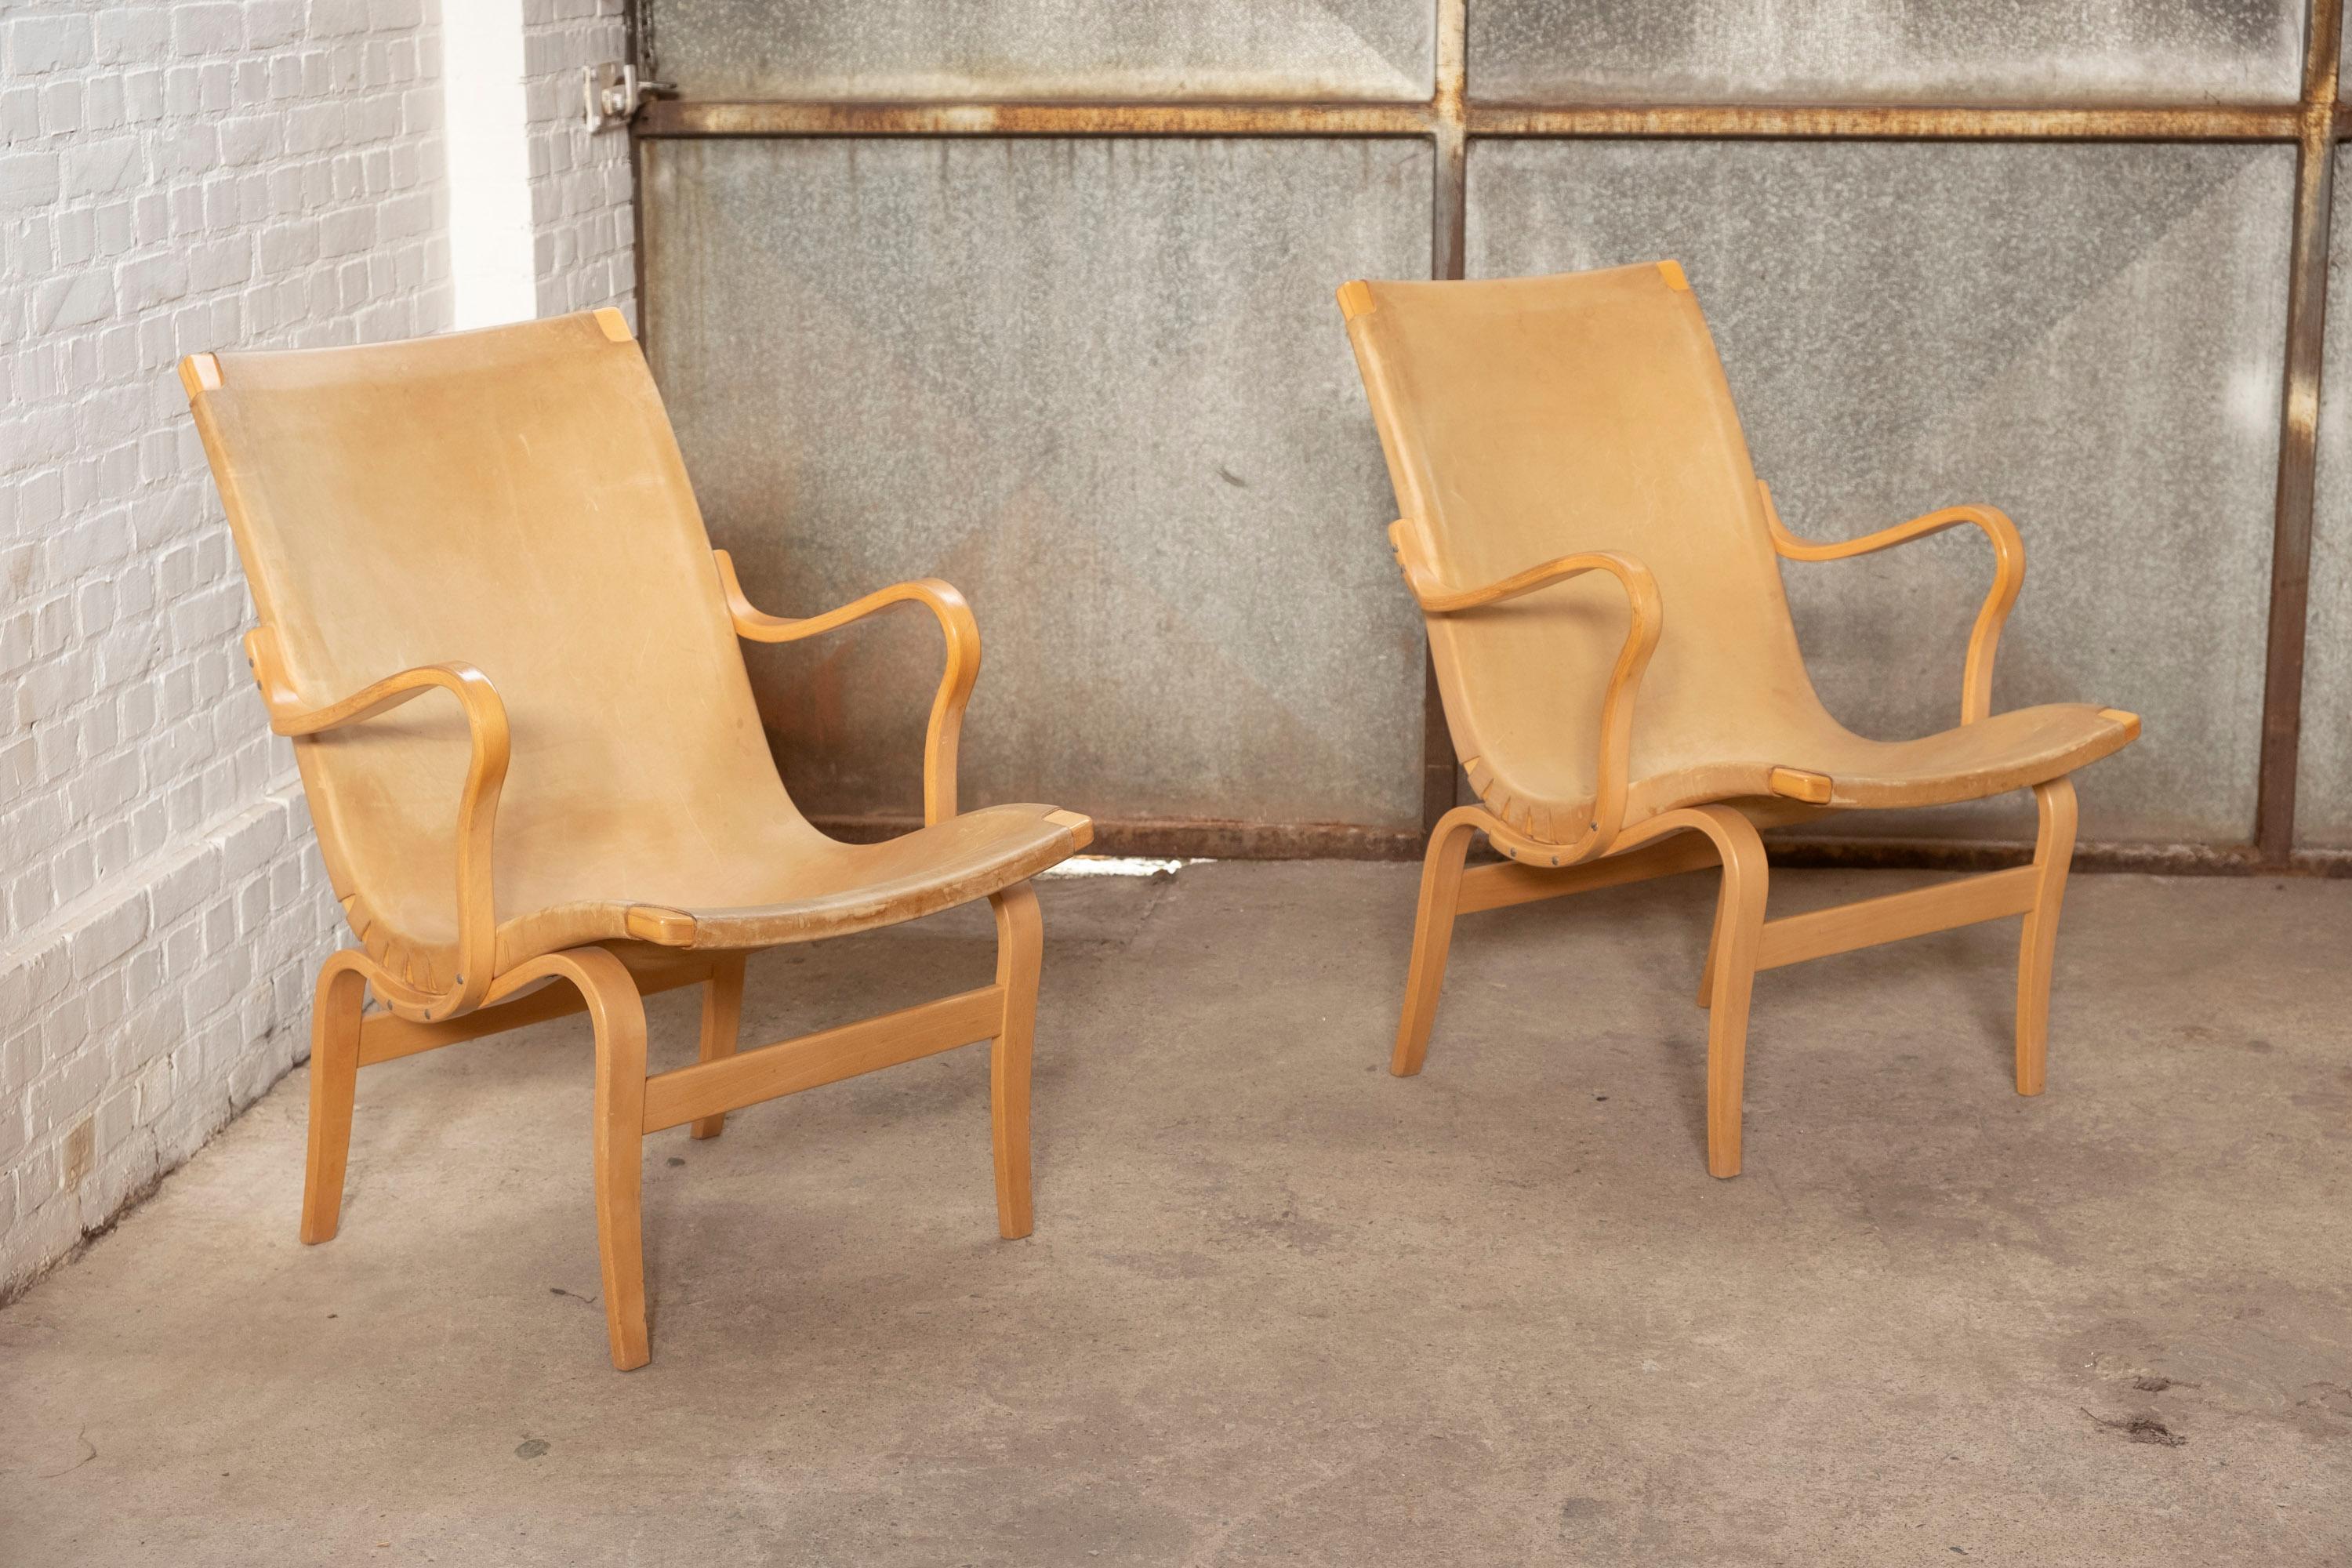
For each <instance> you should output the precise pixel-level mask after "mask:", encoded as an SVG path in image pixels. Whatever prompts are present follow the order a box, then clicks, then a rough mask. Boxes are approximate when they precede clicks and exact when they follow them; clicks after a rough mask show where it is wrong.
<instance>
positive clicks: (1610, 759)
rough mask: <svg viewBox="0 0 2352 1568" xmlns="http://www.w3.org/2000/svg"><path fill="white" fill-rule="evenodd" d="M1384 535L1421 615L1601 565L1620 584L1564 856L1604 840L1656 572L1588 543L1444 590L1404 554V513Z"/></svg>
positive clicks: (1616, 819) (1615, 805)
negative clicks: (1621, 618)
mask: <svg viewBox="0 0 2352 1568" xmlns="http://www.w3.org/2000/svg"><path fill="white" fill-rule="evenodd" d="M1389 540H1390V542H1391V543H1393V544H1394V545H1395V546H1396V555H1397V564H1398V565H1399V566H1401V567H1402V568H1403V569H1404V580H1405V584H1406V586H1408V587H1410V588H1411V589H1412V596H1413V597H1414V598H1415V599H1417V600H1419V601H1420V602H1421V608H1422V612H1423V614H1424V615H1432V616H1450V615H1458V614H1460V613H1461V612H1463V611H1465V610H1477V609H1484V608H1486V607H1487V606H1488V605H1500V604H1504V603H1506V602H1507V601H1509V600H1512V599H1516V598H1517V597H1519V596H1520V595H1523V594H1532V593H1534V592H1535V591H1536V590H1537V589H1538V588H1544V587H1549V586H1550V585H1551V584H1554V583H1565V582H1567V581H1568V580H1569V579H1570V578H1572V577H1580V576H1582V575H1584V574H1586V573H1587V572H1606V573H1608V574H1610V575H1611V576H1612V577H1614V578H1616V579H1617V583H1618V585H1619V586H1620V587H1622V588H1623V589H1624V590H1625V600H1626V604H1627V605H1628V606H1629V607H1630V608H1631V610H1632V612H1633V614H1632V618H1631V621H1630V623H1629V624H1628V625H1627V626H1626V628H1625V641H1624V644H1623V646H1622V647H1620V648H1619V649H1618V650H1617V667H1616V668H1614V669H1612V670H1611V671H1610V672H1609V687H1608V690H1607V693H1606V694H1605V695H1604V696H1603V697H1602V699H1601V752H1600V758H1599V761H1598V762H1597V763H1595V765H1594V772H1593V779H1594V788H1593V802H1592V822H1591V826H1589V827H1588V828H1587V830H1586V832H1585V835H1584V837H1581V838H1580V839H1578V840H1577V841H1576V843H1575V844H1574V845H1573V846H1571V847H1570V850H1569V854H1568V856H1567V858H1566V861H1565V862H1564V863H1570V864H1572V863H1573V862H1574V861H1577V860H1580V859H1582V858H1585V857H1586V856H1587V855H1589V854H1591V853H1593V852H1594V851H1596V850H1599V849H1601V848H1604V847H1607V845H1608V844H1609V842H1610V841H1611V840H1612V839H1613V838H1615V837H1617V829H1618V827H1619V826H1620V825H1621V824H1622V823H1623V821H1624V820H1625V795H1626V792H1627V791H1628V790H1629V789H1630V788H1631V787H1632V783H1633V698H1634V695H1635V693H1636V692H1637V691H1638V690H1639V689H1640V688H1641V684H1642V673H1643V671H1644V670H1646V669H1647V668H1649V667H1650V655H1651V654H1653V653H1654V652H1656V651H1657V647H1658V632H1659V629H1660V627H1661V626H1662V625H1663V624H1664V614H1665V612H1664V606H1663V605H1662V603H1661V601H1660V599H1659V597H1658V580H1657V578H1655V577H1654V576H1653V575H1651V574H1650V569H1649V568H1648V567H1647V566H1644V565H1643V564H1642V563H1640V562H1639V561H1636V560H1635V559H1633V557H1632V556H1630V555H1621V554H1619V553H1618V552H1615V551H1612V550H1596V551H1591V552H1586V553H1583V554H1579V555H1563V556H1561V557H1560V558H1559V559H1558V560H1557V561H1547V562H1545V563H1543V564H1542V565H1540V566H1530V567H1528V569H1527V570H1526V571H1524V572H1515V573H1513V574H1511V575H1510V576H1508V577H1505V578H1502V579H1501V580H1499V581H1497V582H1493V583H1489V584H1486V586H1484V587H1481V588H1468V589H1464V590H1462V591H1460V592H1448V591H1447V590H1446V589H1444V588H1443V587H1441V586H1440V585H1439V584H1437V583H1436V582H1435V581H1434V580H1433V579H1432V578H1431V577H1430V576H1429V575H1428V574H1426V573H1424V572H1423V571H1422V569H1421V567H1420V566H1419V564H1418V563H1415V561H1414V560H1413V559H1412V550H1413V546H1412V531H1411V527H1410V525H1409V524H1408V523H1407V522H1406V521H1404V520H1402V519H1400V520H1398V521H1396V522H1394V523H1392V524H1391V525H1390V528H1389Z"/></svg>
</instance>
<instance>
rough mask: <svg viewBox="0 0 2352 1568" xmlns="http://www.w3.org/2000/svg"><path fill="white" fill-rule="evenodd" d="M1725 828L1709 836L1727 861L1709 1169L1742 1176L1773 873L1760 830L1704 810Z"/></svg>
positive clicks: (1709, 1075) (1712, 1025)
mask: <svg viewBox="0 0 2352 1568" xmlns="http://www.w3.org/2000/svg"><path fill="white" fill-rule="evenodd" d="M1702 809H1703V810H1704V811H1705V812H1706V815H1708V816H1712V817H1715V818H1716V819H1717V824H1718V827H1717V830H1716V831H1713V832H1711V833H1710V835H1709V837H1713V838H1714V839H1715V841H1716V847H1717V850H1718V851H1720V852H1721V854H1722V857H1723V885H1722V889H1721V891H1720V893H1719V894H1718V895H1717V899H1716V906H1715V932H1714V936H1713V939H1712V940H1711V941H1710V942H1709V943H1708V948H1707V964H1708V970H1709V976H1708V978H1709V981H1710V984H1711V986H1712V989H1711V991H1710V992H1709V994H1708V996H1707V1005H1708V1009H1709V1011H1708V1016H1707V1022H1706V1171H1707V1174H1708V1175H1711V1176H1736V1175H1738V1174H1739V1122H1740V1099H1741V1096H1742V1095H1743V1094H1744V1093H1745V1092H1746V1089H1747V1084H1748V997H1749V996H1750V994H1752V993H1753V991H1754V989H1755V984H1756V956H1757V952H1758V949H1759V946H1760V945H1761V943H1762V941H1763V935H1764V895H1765V891H1766V888H1767V884H1768V881H1769V869H1768V868H1767V867H1766V865H1765V861H1764V841H1763V840H1762V839H1761V838H1759V837H1757V835H1756V827H1755V825H1754V824H1752V823H1750V822H1749V821H1748V819H1747V818H1746V817H1744V816H1740V815H1739V814H1738V812H1736V811H1733V810H1731V809H1729V808H1728V807H1716V806H1709V807H1705V808H1702Z"/></svg>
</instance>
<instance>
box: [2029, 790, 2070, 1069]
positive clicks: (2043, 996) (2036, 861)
mask: <svg viewBox="0 0 2352 1568" xmlns="http://www.w3.org/2000/svg"><path fill="white" fill-rule="evenodd" d="M2033 804H2034V805H2036V806H2037V807H2038V808H2039V809H2040V812H2041V817H2042V822H2041V826H2040V829H2039V830H2038V831H2037V832H2036V833H2035V835H2034V840H2033V873H2034V877H2033V883H2034V887H2033V907H2032V909H2030V910H2026V911H2025V931H2024V934H2023V935H2022V936H2021V938H2020V939H2019V941H2018V947H2017V1092H2018V1093H2020V1094H2040V1093H2041V1092H2042V1082H2043V1079H2044V1078H2045V1076H2046V1074H2047V1071H2048V1067H2049V1059H2050V964H2051V960H2052V958H2053V956H2054V955H2055V953H2056V952H2057V948H2058V910H2059V908H2060V906H2061V905H2062V904H2063V903H2064V901H2065V899H2066V871H2067V868H2069V867H2070V866H2072V865H2073V864H2074V822H2075V814H2074V781H2073V780H2072V779H2068V778H2055V779H2052V780H2051V781H2050V782H2049V783H2048V784H2036V785H2034V786H2033Z"/></svg>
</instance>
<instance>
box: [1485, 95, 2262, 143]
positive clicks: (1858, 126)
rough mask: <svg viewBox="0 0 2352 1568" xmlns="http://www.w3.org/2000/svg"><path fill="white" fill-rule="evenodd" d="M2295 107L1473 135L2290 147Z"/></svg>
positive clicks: (1596, 114)
mask: <svg viewBox="0 0 2352 1568" xmlns="http://www.w3.org/2000/svg"><path fill="white" fill-rule="evenodd" d="M2301 124H2302V110H2301V109H2300V108H2299V107H2298V106H2296V105H2293V104H2280V105H2275V106H2268V105H2258V106H2248V107H2232V106H2228V105H2215V104H2201V103H2200V104H2181V105H2177V106H2151V107H2147V108H2118V109H2023V108H1993V107H1981V106H1960V105H1940V104H1877V103H1874V104H1852V105H1837V104H1661V105H1654V106H1643V105H1600V106H1589V107H1587V106H1560V107H1552V106H1546V105H1538V104H1507V103H1474V104H1472V105H1471V106H1470V110H1469V133H1470V134H1471V135H1473V136H1607V137H1668V138H1671V137H1697V138H1707V137H1790V138H1806V137H1811V138H1833V139H1834V138H1845V139H1853V140H1869V139H1873V138H1879V137H1885V138H1891V139H1895V140H1898V141H1907V142H1944V141H2003V140H2007V141H2029V142H2042V141H2083V142H2292V141H2294V140H2295V139H2296V137H2297V135H2298V134H2299V133H2300V132H2301Z"/></svg>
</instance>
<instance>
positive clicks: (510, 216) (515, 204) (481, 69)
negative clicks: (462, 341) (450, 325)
mask: <svg viewBox="0 0 2352 1568" xmlns="http://www.w3.org/2000/svg"><path fill="white" fill-rule="evenodd" d="M522 35H523V26H522V0H462V3H460V4H456V5H444V6H443V7H442V8H441V48H442V64H443V71H442V83H443V87H442V91H443V94H444V98H443V100H442V101H443V103H444V105H445V108H446V115H445V120H446V145H447V148H448V154H449V280H450V284H451V286H452V288H453V290H454V292H455V294H456V296H457V298H456V324H457V326H460V327H489V326H496V325H498V324H499V323H500V322H502V321H529V320H530V319H531V318H532V317H534V316H536V315H538V314H539V290H538V279H537V276H536V264H535V259H534V257H533V254H532V237H531V217H530V141H529V139H528V137H527V135H526V133H525V130H524V127H525V124H526V121H525V112H524V102H523V51H522Z"/></svg>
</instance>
